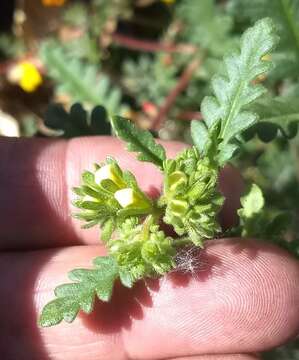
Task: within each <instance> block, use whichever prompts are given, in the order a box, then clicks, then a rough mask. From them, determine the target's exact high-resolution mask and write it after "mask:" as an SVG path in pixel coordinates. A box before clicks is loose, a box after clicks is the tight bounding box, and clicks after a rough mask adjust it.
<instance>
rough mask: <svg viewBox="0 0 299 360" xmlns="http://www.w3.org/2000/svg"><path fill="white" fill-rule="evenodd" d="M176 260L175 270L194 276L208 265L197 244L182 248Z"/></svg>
mask: <svg viewBox="0 0 299 360" xmlns="http://www.w3.org/2000/svg"><path fill="white" fill-rule="evenodd" d="M175 262H176V267H175V269H174V270H173V272H181V273H183V274H191V275H192V276H193V277H196V274H197V273H198V272H200V271H203V270H204V269H205V267H206V261H205V260H204V259H203V257H202V252H201V251H200V250H199V249H198V247H196V246H189V247H186V248H183V249H181V250H180V251H179V252H178V253H177V254H176V256H175Z"/></svg>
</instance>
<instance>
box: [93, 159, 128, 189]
mask: <svg viewBox="0 0 299 360" xmlns="http://www.w3.org/2000/svg"><path fill="white" fill-rule="evenodd" d="M94 179H95V183H96V184H97V185H101V182H102V181H103V180H107V179H109V180H111V181H113V182H114V183H115V185H118V186H119V185H120V184H121V183H122V180H121V179H120V177H119V175H118V174H117V171H116V170H115V167H114V166H113V164H108V165H105V166H102V167H101V168H100V169H98V170H97V171H96V172H95V174H94Z"/></svg>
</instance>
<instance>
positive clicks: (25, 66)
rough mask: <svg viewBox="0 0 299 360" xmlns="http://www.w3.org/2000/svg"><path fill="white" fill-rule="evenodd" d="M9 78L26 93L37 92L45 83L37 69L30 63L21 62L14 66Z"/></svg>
mask: <svg viewBox="0 0 299 360" xmlns="http://www.w3.org/2000/svg"><path fill="white" fill-rule="evenodd" d="M8 78H9V80H10V81H11V82H12V83H17V84H18V85H19V86H20V87H21V88H22V89H23V90H24V91H26V92H33V91H35V90H36V89H37V88H38V87H39V86H40V85H41V84H42V82H43V78H42V76H41V74H40V72H39V71H38V69H37V67H36V66H35V65H34V64H32V63H31V62H28V61H23V62H20V63H19V64H17V65H16V66H14V67H13V68H12V69H11V70H10V72H9V74H8Z"/></svg>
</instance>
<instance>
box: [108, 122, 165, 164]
mask: <svg viewBox="0 0 299 360" xmlns="http://www.w3.org/2000/svg"><path fill="white" fill-rule="evenodd" d="M111 123H112V126H113V129H114V131H115V133H116V135H117V136H118V137H119V138H120V139H122V140H124V141H125V142H126V143H127V149H128V150H129V151H132V152H137V154H138V155H137V158H138V160H140V161H148V162H151V163H153V164H155V165H156V166H158V167H160V168H161V169H162V168H163V161H164V160H165V159H166V153H165V150H164V148H163V147H162V146H161V145H160V144H157V143H156V142H155V139H154V137H153V135H152V134H151V133H150V132H149V131H147V130H142V129H139V128H138V127H137V126H135V125H134V124H133V123H132V122H131V121H129V120H127V119H124V118H122V117H120V116H113V117H112V119H111Z"/></svg>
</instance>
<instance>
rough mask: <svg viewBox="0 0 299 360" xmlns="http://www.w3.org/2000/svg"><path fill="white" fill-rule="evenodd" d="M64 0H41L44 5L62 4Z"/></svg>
mask: <svg viewBox="0 0 299 360" xmlns="http://www.w3.org/2000/svg"><path fill="white" fill-rule="evenodd" d="M65 2H66V0H42V3H43V5H44V6H63V5H64V4H65Z"/></svg>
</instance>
